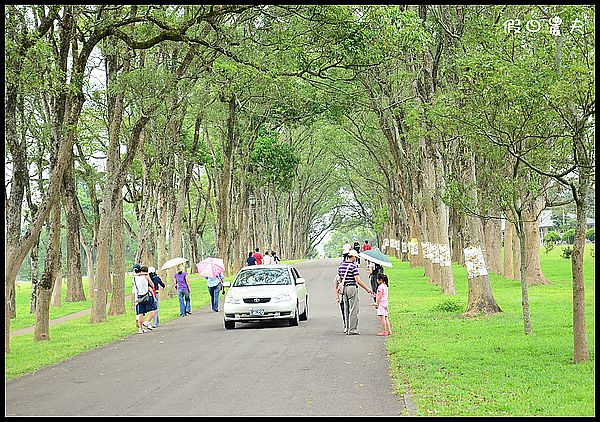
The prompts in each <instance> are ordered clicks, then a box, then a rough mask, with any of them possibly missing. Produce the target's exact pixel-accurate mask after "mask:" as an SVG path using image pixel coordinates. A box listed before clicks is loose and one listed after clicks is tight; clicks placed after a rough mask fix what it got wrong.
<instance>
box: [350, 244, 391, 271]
mask: <svg viewBox="0 0 600 422" xmlns="http://www.w3.org/2000/svg"><path fill="white" fill-rule="evenodd" d="M358 255H359V256H360V257H361V258H364V259H366V260H368V261H371V262H375V263H376V264H379V265H382V266H384V267H392V262H391V261H390V259H389V258H388V257H387V256H386V255H384V254H383V253H382V252H381V251H380V250H379V249H377V248H373V249H370V250H368V251H364V252H361V253H359V254H358Z"/></svg>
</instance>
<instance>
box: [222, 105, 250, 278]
mask: <svg viewBox="0 0 600 422" xmlns="http://www.w3.org/2000/svg"><path fill="white" fill-rule="evenodd" d="M236 122H237V117H236V97H235V95H232V96H231V98H230V100H229V114H228V118H227V137H226V139H225V140H224V145H223V169H222V172H221V178H220V184H219V192H218V200H217V251H218V253H219V256H221V258H222V259H223V262H224V263H225V269H226V270H227V271H230V270H231V268H230V267H231V264H232V263H231V262H230V259H229V255H228V252H229V244H228V237H227V236H228V232H229V231H228V220H229V190H230V184H231V177H232V169H231V162H232V151H233V147H234V143H235V142H236V136H235V126H236ZM255 223H256V221H255Z"/></svg>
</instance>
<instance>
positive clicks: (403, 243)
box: [402, 242, 408, 253]
mask: <svg viewBox="0 0 600 422" xmlns="http://www.w3.org/2000/svg"><path fill="white" fill-rule="evenodd" d="M402 253H408V243H406V242H402Z"/></svg>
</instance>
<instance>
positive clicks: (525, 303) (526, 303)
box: [515, 211, 531, 335]
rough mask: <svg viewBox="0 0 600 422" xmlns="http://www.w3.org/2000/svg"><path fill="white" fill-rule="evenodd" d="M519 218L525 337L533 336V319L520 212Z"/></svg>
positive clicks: (517, 214)
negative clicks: (530, 308)
mask: <svg viewBox="0 0 600 422" xmlns="http://www.w3.org/2000/svg"><path fill="white" fill-rule="evenodd" d="M515 215H516V216H517V223H516V233H517V238H518V240H519V252H520V260H519V261H520V265H521V268H520V275H521V277H520V278H521V305H522V308H523V330H524V332H525V335H529V334H531V318H530V315H529V292H528V289H527V269H526V258H525V224H523V216H522V213H521V212H520V211H517V212H516V213H515Z"/></svg>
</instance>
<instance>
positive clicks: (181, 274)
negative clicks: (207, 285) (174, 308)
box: [173, 265, 192, 317]
mask: <svg viewBox="0 0 600 422" xmlns="http://www.w3.org/2000/svg"><path fill="white" fill-rule="evenodd" d="M177 269H178V270H179V271H178V272H177V273H176V274H175V275H174V276H173V278H174V279H175V283H177V285H176V287H177V297H178V298H179V316H182V317H184V316H186V315H191V314H192V308H191V305H190V293H191V291H192V289H191V288H190V282H189V281H188V279H187V272H185V271H183V265H179V267H178V268H177Z"/></svg>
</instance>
